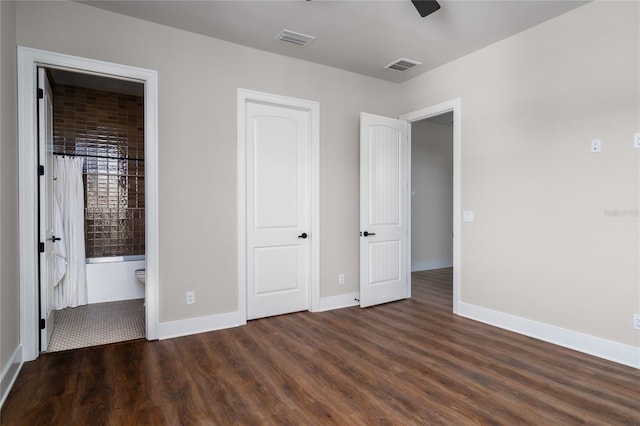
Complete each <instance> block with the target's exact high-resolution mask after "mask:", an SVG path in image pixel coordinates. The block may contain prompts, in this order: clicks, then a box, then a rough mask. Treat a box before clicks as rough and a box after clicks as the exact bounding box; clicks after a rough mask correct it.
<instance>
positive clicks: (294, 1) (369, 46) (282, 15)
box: [80, 0, 586, 83]
mask: <svg viewBox="0 0 640 426" xmlns="http://www.w3.org/2000/svg"><path fill="white" fill-rule="evenodd" d="M80 2H81V3H85V4H88V5H91V6H95V7H98V8H101V9H106V10H110V11H113V12H116V13H120V14H123V15H128V16H132V17H135V18H140V19H144V20H147V21H151V22H156V23H159V24H163V25H167V26H170V27H175V28H179V29H183V30H186V31H191V32H194V33H198V34H203V35H206V36H210V37H214V38H218V39H222V40H226V41H230V42H233V43H237V44H241V45H245V46H249V47H253V48H256V49H261V50H266V51H269V52H273V53H277V54H281V55H286V56H290V57H294V58H298V59H302V60H306V61H311V62H315V63H319V64H324V65H328V66H331V67H336V68H340V69H343V70H347V71H352V72H355V73H358V74H363V75H368V76H371V77H375V78H379V79H382V80H387V81H391V82H397V83H399V82H403V81H405V80H408V79H410V78H412V77H415V76H417V75H419V74H421V73H424V72H427V71H429V70H432V69H434V68H436V67H438V66H440V65H443V64H445V63H447V62H450V61H452V60H455V59H457V58H460V57H462V56H464V55H467V54H469V53H471V52H473V51H475V50H478V49H481V48H483V47H485V46H488V45H489V44H492V43H494V42H496V41H499V40H502V39H504V38H507V37H509V36H511V35H514V34H516V33H519V32H521V31H523V30H525V29H527V28H530V27H532V26H534V25H537V24H539V23H541V22H544V21H546V20H549V19H551V18H553V17H555V16H558V15H561V14H563V13H565V12H568V11H569V10H571V9H574V8H576V7H579V6H581V5H583V4H585V3H586V1H577V0H562V1H560V0H558V1H556V0H537V1H529V0H498V1H485V0H469V1H458V0H440V5H441V6H442V7H441V9H440V10H438V11H436V12H435V13H433V14H432V15H429V16H427V17H425V18H421V17H420V15H419V14H418V11H417V10H416V9H415V7H414V6H413V4H412V3H411V1H410V0H386V1H385V0H377V1H362V0H361V1H354V0H351V1H345V0H343V1H331V0H312V1H305V0H281V1H271V0H257V1H244V0H235V1H214V0H209V1H191V0H179V1H167V0H161V1H156V0H147V1H136V0H132V1H119V0H106V1H80ZM283 29H287V30H291V31H295V32H299V33H303V34H308V35H311V36H315V37H316V39H315V40H314V41H313V42H311V43H310V44H309V45H308V46H306V47H300V46H295V45H291V44H287V43H284V42H281V41H278V40H276V38H277V36H278V35H279V33H280V32H281V31H282V30H283ZM399 58H407V59H411V60H415V61H418V62H421V63H422V65H420V66H417V67H415V68H412V69H410V70H408V71H405V72H400V71H394V70H389V69H385V68H384V67H385V66H386V65H388V64H389V63H391V62H393V61H395V60H396V59H399Z"/></svg>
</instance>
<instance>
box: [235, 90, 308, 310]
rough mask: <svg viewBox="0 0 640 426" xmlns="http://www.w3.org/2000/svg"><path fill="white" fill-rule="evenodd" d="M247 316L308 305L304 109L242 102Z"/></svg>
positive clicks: (306, 149) (305, 122) (306, 114)
mask: <svg viewBox="0 0 640 426" xmlns="http://www.w3.org/2000/svg"><path fill="white" fill-rule="evenodd" d="M246 116H247V119H246V126H247V127H246V138H247V140H246V144H247V146H246V152H247V167H246V170H247V200H246V201H247V319H255V318H261V317H267V316H272V315H279V314H285V313H290V312H296V311H302V310H307V309H308V308H309V283H310V278H309V266H310V265H309V264H310V262H309V253H310V252H309V239H310V238H311V237H312V236H311V235H309V225H310V220H309V214H310V210H309V201H310V198H309V197H310V195H309V194H310V190H309V166H310V160H309V147H310V141H311V138H310V116H309V112H308V111H302V110H297V109H293V108H286V107H283V106H277V105H267V104H261V103H256V102H247V104H246Z"/></svg>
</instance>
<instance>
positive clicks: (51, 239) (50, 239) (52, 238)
mask: <svg viewBox="0 0 640 426" xmlns="http://www.w3.org/2000/svg"><path fill="white" fill-rule="evenodd" d="M61 239H62V238H60V237H56V236H55V235H54V236H52V237H51V238H49V241H53V242H54V243H55V242H56V241H60V240H61Z"/></svg>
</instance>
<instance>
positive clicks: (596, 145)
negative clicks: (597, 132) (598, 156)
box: [591, 139, 602, 153]
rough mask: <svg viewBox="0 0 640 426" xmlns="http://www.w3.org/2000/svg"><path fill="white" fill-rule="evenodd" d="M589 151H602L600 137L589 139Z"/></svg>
mask: <svg viewBox="0 0 640 426" xmlns="http://www.w3.org/2000/svg"><path fill="white" fill-rule="evenodd" d="M591 152H593V153H597V152H602V141H601V140H600V139H592V140H591Z"/></svg>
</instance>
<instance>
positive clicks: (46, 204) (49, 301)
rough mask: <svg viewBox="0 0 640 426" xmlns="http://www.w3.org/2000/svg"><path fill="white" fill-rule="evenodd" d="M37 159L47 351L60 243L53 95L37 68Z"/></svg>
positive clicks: (43, 348) (42, 311) (42, 332)
mask: <svg viewBox="0 0 640 426" xmlns="http://www.w3.org/2000/svg"><path fill="white" fill-rule="evenodd" d="M38 89H39V90H38V93H39V94H38V157H39V159H40V165H41V166H43V167H42V174H41V175H40V180H39V185H38V194H39V201H40V203H39V204H40V223H39V229H40V231H39V232H40V241H41V243H42V244H44V247H43V248H44V251H43V252H42V253H40V262H39V263H40V265H39V266H40V318H41V320H42V319H44V320H45V321H44V327H43V326H42V325H41V326H40V328H41V330H40V350H41V351H46V350H47V348H48V346H49V340H50V339H51V334H52V333H53V327H54V323H55V321H54V318H55V310H54V309H53V286H54V284H55V283H54V282H53V281H54V262H55V255H54V245H55V244H61V242H57V240H56V239H55V238H56V236H55V235H54V232H53V206H54V204H53V197H54V195H53V92H52V90H51V85H50V84H49V80H48V78H47V72H46V70H45V69H44V68H38Z"/></svg>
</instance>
